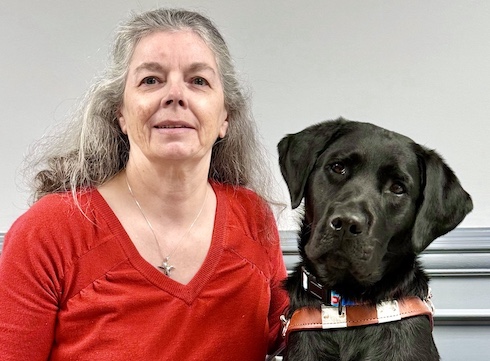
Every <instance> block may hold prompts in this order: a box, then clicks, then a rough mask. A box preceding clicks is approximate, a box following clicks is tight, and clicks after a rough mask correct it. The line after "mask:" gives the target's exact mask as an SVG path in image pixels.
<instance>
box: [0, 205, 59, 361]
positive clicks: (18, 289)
mask: <svg viewBox="0 0 490 361" xmlns="http://www.w3.org/2000/svg"><path fill="white" fill-rule="evenodd" d="M34 213H35V211H31V210H30V211H28V212H27V213H26V214H24V215H23V216H21V217H20V218H19V219H18V220H17V221H16V222H15V223H14V225H13V226H12V228H11V229H10V230H9V232H8V233H7V234H6V236H5V244H4V248H3V251H2V254H1V255H0V284H1V287H0V360H3V361H10V360H16V361H17V360H30V361H37V360H39V361H41V360H42V361H46V360H47V359H48V357H49V353H50V349H51V346H52V343H53V337H54V328H55V320H56V314H57V310H58V295H59V285H58V281H57V278H58V276H59V275H57V274H56V269H57V267H56V265H55V263H56V262H55V259H56V256H55V255H53V254H52V253H51V252H50V251H49V248H50V243H53V242H50V241H51V240H50V239H49V228H50V227H49V226H50V223H47V222H52V219H51V220H50V219H45V218H43V217H39V216H35V215H34Z"/></svg>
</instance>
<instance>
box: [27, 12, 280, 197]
mask: <svg viewBox="0 0 490 361" xmlns="http://www.w3.org/2000/svg"><path fill="white" fill-rule="evenodd" d="M188 29H190V30H191V31H193V32H195V33H196V34H197V35H199V36H200V37H201V38H202V39H203V40H204V42H205V43H206V44H207V46H208V47H209V48H210V49H211V50H212V52H213V53H214V55H215V57H216V62H217V65H218V71H219V73H220V77H221V81H222V83H223V89H224V102H225V107H226V110H227V112H228V122H229V127H228V131H227V135H226V136H225V138H223V139H220V140H219V141H217V142H216V144H215V145H214V147H213V150H212V157H211V167H210V171H209V178H210V179H212V180H215V181H218V182H221V183H227V184H231V185H236V186H245V187H248V188H250V189H253V190H254V191H255V192H257V193H258V194H259V195H260V196H262V197H263V198H264V199H266V200H267V201H269V202H271V201H272V197H271V196H270V191H271V187H270V182H269V183H268V182H266V181H265V180H267V179H268V180H269V181H270V180H271V179H272V177H271V175H270V171H269V169H270V168H269V167H268V166H267V164H266V163H267V161H266V159H267V157H266V156H265V154H264V149H263V147H262V145H261V144H260V142H259V140H258V133H257V130H256V125H255V122H254V119H253V116H252V113H251V109H250V101H249V98H248V97H247V96H246V95H245V92H244V90H243V88H242V87H241V86H240V84H239V81H238V76H237V74H236V72H235V69H234V64H233V61H232V59H231V56H230V52H229V49H228V46H227V45H226V43H225V41H224V39H223V37H222V36H221V34H220V33H219V31H218V30H217V28H216V26H215V25H214V24H213V23H212V21H211V20H209V19H208V18H206V17H205V16H203V15H201V14H199V13H196V12H193V11H188V10H182V9H157V10H152V11H148V12H144V13H141V14H133V15H132V16H131V18H130V19H129V20H128V21H126V22H125V23H123V24H121V25H120V27H119V28H118V30H117V31H116V34H115V41H114V45H113V47H112V51H111V56H110V58H109V64H108V67H107V69H106V70H105V72H104V73H103V75H102V76H100V77H98V78H96V79H95V82H94V84H93V85H92V86H91V87H90V88H89V89H88V91H87V93H86V94H85V97H84V98H82V99H81V101H80V104H79V106H78V108H77V109H76V110H75V112H74V114H73V116H72V117H71V121H70V122H69V123H68V124H67V126H66V127H63V129H62V130H61V131H58V132H57V133H56V134H55V135H54V136H50V137H45V138H43V139H42V140H41V141H40V143H38V144H37V145H36V146H35V147H34V148H33V151H34V153H33V154H32V156H31V157H30V159H29V160H28V165H27V167H28V168H29V169H30V170H31V171H33V170H34V176H33V177H32V178H33V184H32V188H33V199H34V200H37V199H39V198H41V197H42V196H43V195H46V194H49V193H56V192H66V191H71V192H72V193H73V195H74V197H76V192H77V190H79V189H82V188H85V187H95V186H98V185H101V184H103V183H104V182H106V181H108V180H109V179H111V178H112V177H113V176H114V175H116V174H117V173H118V172H120V171H121V170H122V169H123V168H125V166H126V163H127V161H128V154H129V141H128V138H127V136H126V135H125V134H124V133H123V132H122V131H121V129H120V127H119V123H118V121H117V110H118V108H119V106H120V104H121V103H122V99H123V93H124V88H125V81H126V77H127V72H128V67H129V63H130V60H131V57H132V55H133V52H134V49H135V47H136V45H137V44H138V42H139V40H140V39H141V38H143V37H144V36H146V35H148V34H150V33H153V32H156V31H179V30H188ZM273 203H274V202H273Z"/></svg>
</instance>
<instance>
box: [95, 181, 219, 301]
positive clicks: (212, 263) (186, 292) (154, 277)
mask: <svg viewBox="0 0 490 361" xmlns="http://www.w3.org/2000/svg"><path fill="white" fill-rule="evenodd" d="M211 186H212V188H213V190H214V192H215V194H216V212H215V218H214V226H213V235H212V239H211V244H210V246H209V250H208V253H207V255H206V257H205V259H204V262H203V264H202V265H201V267H200V268H199V270H198V271H197V273H196V274H195V275H194V277H193V278H192V279H191V280H190V281H189V283H187V284H185V285H184V284H182V283H179V282H177V281H174V280H173V279H171V278H169V277H167V276H165V275H164V274H163V273H161V272H160V271H159V270H158V269H156V268H155V267H153V265H151V264H150V263H148V262H147V261H146V260H145V259H144V258H143V257H142V256H141V255H140V253H139V252H138V250H137V249H136V247H135V245H134V244H133V242H132V241H131V239H130V238H129V235H128V234H127V233H126V231H125V229H124V227H123V226H122V224H121V222H120V221H119V219H118V218H117V217H116V215H115V214H114V212H113V211H112V209H111V208H110V206H109V204H108V203H107V202H106V201H105V199H104V198H103V197H102V195H101V194H100V193H99V191H98V190H97V189H94V192H93V197H92V201H93V202H94V204H95V205H96V207H97V208H99V209H100V211H101V214H102V216H103V218H104V220H105V221H106V222H107V225H108V227H109V229H110V230H111V232H112V234H113V235H114V237H115V238H116V239H117V240H118V241H119V243H120V245H121V247H122V248H123V250H124V252H125V253H126V255H127V256H128V260H129V262H130V263H131V265H132V266H133V267H134V268H135V269H136V270H137V271H138V272H140V273H141V275H142V276H143V277H144V278H146V279H147V280H148V281H149V282H151V283H152V284H153V285H155V286H156V287H158V288H160V289H162V290H163V291H165V292H168V293H169V294H171V295H173V296H175V297H178V298H180V299H182V300H183V301H185V302H186V303H188V304H191V303H192V302H193V301H194V300H195V299H196V297H197V296H198V295H199V293H200V292H201V290H202V289H203V287H204V286H205V285H206V283H207V282H208V281H209V279H210V278H211V277H212V275H213V273H214V271H215V269H216V266H217V265H218V263H219V260H220V259H221V255H222V253H223V242H224V238H225V229H226V227H225V226H224V225H225V224H226V215H227V202H226V201H225V194H224V192H223V190H222V189H221V186H220V185H219V184H217V183H214V182H211Z"/></svg>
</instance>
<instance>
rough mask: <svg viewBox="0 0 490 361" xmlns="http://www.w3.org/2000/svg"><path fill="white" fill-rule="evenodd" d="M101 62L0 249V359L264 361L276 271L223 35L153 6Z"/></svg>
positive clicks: (273, 240)
mask: <svg viewBox="0 0 490 361" xmlns="http://www.w3.org/2000/svg"><path fill="white" fill-rule="evenodd" d="M111 60H112V63H111V65H110V67H109V69H108V71H107V72H106V75H105V77H103V78H102V79H100V80H99V81H98V82H97V84H96V85H95V86H94V87H93V88H92V89H91V90H90V91H89V93H88V95H87V96H86V98H85V100H84V103H83V105H82V107H81V110H80V112H79V117H78V118H76V119H75V122H73V124H71V125H70V132H68V133H65V135H64V136H63V137H61V138H59V139H58V140H57V141H53V140H49V146H50V148H49V149H48V151H46V152H44V153H43V154H44V157H45V162H44V168H43V169H41V170H40V171H39V172H38V173H37V175H36V178H35V179H36V181H37V185H36V197H37V199H38V201H37V202H36V203H35V204H34V205H33V206H32V207H31V208H30V209H29V210H28V211H27V212H26V213H25V214H24V215H22V216H21V217H20V218H19V219H18V220H17V221H16V222H15V223H14V225H13V226H12V228H11V229H10V231H9V232H8V233H7V235H6V237H5V246H4V249H3V253H2V255H1V257H0V282H1V284H2V288H1V289H0V359H2V360H21V359H22V360H24V359H25V360H30V361H35V360H130V359H137V360H163V359H165V360H167V359H169V360H179V361H180V360H213V361H215V360H260V361H263V360H264V357H265V355H266V353H267V352H268V351H269V352H270V351H272V350H273V349H274V348H275V347H276V346H277V344H278V341H279V340H280V336H279V333H280V332H279V331H280V324H279V316H280V315H281V313H282V311H283V310H284V308H285V307H286V306H287V296H286V294H285V292H284V291H283V290H282V288H281V281H282V280H283V279H284V278H285V277H286V271H285V267H284V263H283V259H282V254H281V251H280V245H279V240H278V233H277V229H276V226H275V222H274V218H273V215H272V213H271V211H270V208H269V207H268V206H267V203H266V202H265V201H264V199H267V198H266V193H264V192H262V191H261V189H262V188H260V187H258V184H260V182H262V181H263V179H261V178H259V177H260V175H261V174H262V173H261V170H262V169H263V168H264V167H263V166H260V161H261V155H260V153H259V152H258V149H259V148H258V146H257V143H256V137H255V131H254V128H253V121H252V118H251V116H250V114H249V109H248V104H247V101H246V99H245V98H244V96H243V94H242V92H241V90H240V87H239V85H238V82H237V80H236V75H235V73H234V70H233V64H232V61H231V59H230V55H229V52H228V49H227V46H226V44H225V42H224V40H223V38H222V37H221V35H220V34H219V32H218V31H217V29H216V28H215V26H214V25H213V24H212V23H211V22H210V21H209V20H208V19H206V18H205V17H203V16H201V15H199V14H197V13H194V12H189V11H183V10H167V9H159V10H155V11H150V12H147V13H143V14H140V15H136V16H134V17H133V18H132V19H131V20H130V21H128V22H127V23H126V24H124V25H122V26H121V27H120V29H119V31H118V33H117V37H116V41H115V46H114V49H113V56H112V59H111ZM250 189H253V190H255V192H254V191H252V190H250ZM259 194H260V196H259Z"/></svg>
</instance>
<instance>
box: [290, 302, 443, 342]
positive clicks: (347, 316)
mask: <svg viewBox="0 0 490 361" xmlns="http://www.w3.org/2000/svg"><path fill="white" fill-rule="evenodd" d="M339 310H341V313H339ZM433 311H434V310H433V306H432V302H430V300H425V301H423V300H421V299H420V298H418V297H406V298H402V299H400V300H391V301H384V302H381V303H378V304H376V305H367V304H359V305H351V306H346V307H341V308H339V307H336V306H327V305H324V304H323V305H322V306H321V308H308V307H303V308H299V309H297V310H296V311H294V313H293V315H292V317H291V319H286V318H285V317H284V316H281V320H282V322H283V326H284V327H283V333H282V334H283V337H285V339H286V343H287V342H288V338H289V335H290V334H291V332H296V331H305V330H327V329H339V328H352V327H357V326H366V325H374V324H380V323H386V322H394V321H399V320H401V319H403V318H408V317H414V316H420V315H425V316H427V317H428V318H429V321H430V324H431V327H432V328H434V322H433Z"/></svg>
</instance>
